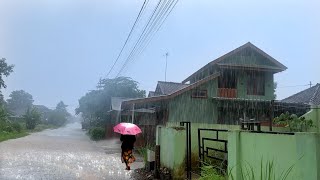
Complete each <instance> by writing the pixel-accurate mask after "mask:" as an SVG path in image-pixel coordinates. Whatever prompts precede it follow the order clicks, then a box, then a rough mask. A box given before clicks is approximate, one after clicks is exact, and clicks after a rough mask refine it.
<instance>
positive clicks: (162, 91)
mask: <svg viewBox="0 0 320 180" xmlns="http://www.w3.org/2000/svg"><path fill="white" fill-rule="evenodd" d="M187 86H189V85H188V84H182V83H176V82H164V81H158V84H157V87H156V91H155V93H154V95H155V96H159V95H169V94H172V93H174V92H176V91H178V90H180V89H183V88H185V87H187Z"/></svg>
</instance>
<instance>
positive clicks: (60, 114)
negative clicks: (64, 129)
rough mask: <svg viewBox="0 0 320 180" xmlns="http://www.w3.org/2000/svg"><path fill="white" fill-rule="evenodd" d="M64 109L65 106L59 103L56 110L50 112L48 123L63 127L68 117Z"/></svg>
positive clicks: (61, 102)
mask: <svg viewBox="0 0 320 180" xmlns="http://www.w3.org/2000/svg"><path fill="white" fill-rule="evenodd" d="M66 107H67V105H65V104H64V103H63V101H60V102H59V103H58V104H57V106H56V109H55V110H53V111H51V112H50V114H49V118H48V123H49V124H52V125H55V126H63V125H64V124H65V123H66V122H67V117H68V116H70V114H69V113H68V111H67V108H66Z"/></svg>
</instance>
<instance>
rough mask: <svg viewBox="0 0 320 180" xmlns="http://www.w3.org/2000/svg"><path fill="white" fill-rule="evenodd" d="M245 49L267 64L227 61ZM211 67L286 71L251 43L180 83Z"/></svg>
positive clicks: (241, 60) (209, 64) (214, 61)
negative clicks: (266, 61) (264, 59)
mask: <svg viewBox="0 0 320 180" xmlns="http://www.w3.org/2000/svg"><path fill="white" fill-rule="evenodd" d="M246 49H250V50H253V51H255V52H257V53H258V54H259V55H261V56H263V57H264V58H266V59H267V60H269V63H267V64H255V63H253V62H252V59H251V60H250V59H238V61H233V60H231V59H228V58H229V57H231V56H232V55H235V54H237V53H239V52H241V51H244V50H246ZM212 65H217V66H220V67H233V68H239V67H241V68H255V69H265V70H273V71H275V72H281V71H284V70H286V69H287V67H286V66H284V65H283V64H281V63H280V62H278V61H277V60H275V59H274V58H273V57H271V56H270V55H268V54H267V53H265V52H264V51H262V50H261V49H259V48H258V47H256V46H255V45H253V44H252V43H250V42H248V43H246V44H244V45H242V46H240V47H238V48H236V49H234V50H233V51H230V52H229V53H227V54H225V55H223V56H221V57H219V58H217V59H215V60H213V61H211V62H209V63H208V64H207V65H205V66H203V67H202V68H201V69H199V70H198V71H196V72H195V73H193V74H192V75H190V76H189V77H188V78H186V79H185V80H183V81H182V83H185V82H188V81H189V80H191V79H192V78H193V77H194V76H195V75H196V74H198V73H200V72H203V71H204V70H206V69H208V68H209V67H211V66H212Z"/></svg>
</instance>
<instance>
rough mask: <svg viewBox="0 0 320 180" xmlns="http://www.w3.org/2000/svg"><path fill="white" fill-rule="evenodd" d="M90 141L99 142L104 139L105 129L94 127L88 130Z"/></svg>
mask: <svg viewBox="0 0 320 180" xmlns="http://www.w3.org/2000/svg"><path fill="white" fill-rule="evenodd" d="M89 134H90V137H91V139H93V140H100V139H103V138H104V137H105V129H104V128H101V127H94V128H91V129H90V130H89Z"/></svg>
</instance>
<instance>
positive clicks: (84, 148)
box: [0, 123, 143, 180]
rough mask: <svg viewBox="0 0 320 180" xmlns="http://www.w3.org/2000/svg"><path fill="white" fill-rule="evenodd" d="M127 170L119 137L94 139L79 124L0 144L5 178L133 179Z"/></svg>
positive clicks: (0, 170) (0, 173)
mask: <svg viewBox="0 0 320 180" xmlns="http://www.w3.org/2000/svg"><path fill="white" fill-rule="evenodd" d="M142 166H143V164H142V162H141V161H140V162H139V160H138V162H136V163H134V165H133V166H132V169H136V168H140V167H142ZM124 169H125V165H124V164H122V163H121V161H120V144H119V140H104V141H99V142H94V141H91V140H90V139H89V138H88V137H87V135H86V134H85V132H84V131H82V130H81V125H80V124H79V123H72V124H68V125H66V126H65V127H62V128H59V129H54V130H45V131H42V132H39V133H34V134H32V135H29V136H26V137H23V138H19V139H14V140H9V141H5V142H1V143H0V179H1V180H11V179H27V180H29V179H30V180H33V179H35V180H38V179H59V180H60V179H63V180H64V179H65V180H72V179H80V180H82V179H85V180H87V179H88V180H95V179H108V180H109V179H110V180H112V179H130V173H132V172H133V171H132V170H131V171H126V170H124Z"/></svg>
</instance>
